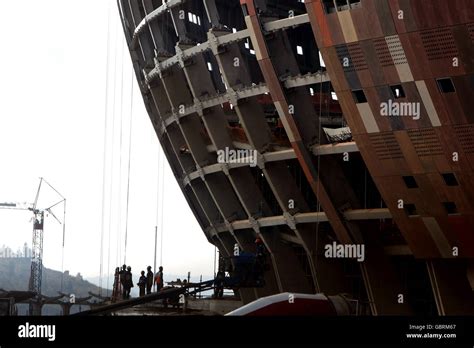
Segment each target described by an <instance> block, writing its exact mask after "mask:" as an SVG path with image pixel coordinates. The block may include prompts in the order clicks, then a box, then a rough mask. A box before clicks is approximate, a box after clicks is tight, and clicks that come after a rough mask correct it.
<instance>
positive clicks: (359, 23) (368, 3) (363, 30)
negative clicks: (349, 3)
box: [350, 0, 384, 41]
mask: <svg viewBox="0 0 474 348" xmlns="http://www.w3.org/2000/svg"><path fill="white" fill-rule="evenodd" d="M375 1H377V0H375ZM350 14H351V17H352V21H353V23H354V27H355V30H356V34H357V38H358V40H359V41H363V40H367V39H371V38H374V37H379V36H383V35H384V34H383V31H382V27H381V23H380V21H381V19H380V18H379V14H378V13H377V11H376V8H375V6H374V0H365V1H364V2H363V6H361V7H360V8H356V9H351V10H350Z"/></svg>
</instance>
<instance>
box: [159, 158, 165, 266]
mask: <svg viewBox="0 0 474 348" xmlns="http://www.w3.org/2000/svg"><path fill="white" fill-rule="evenodd" d="M161 155H162V156H163V153H161ZM164 201H165V161H164V158H162V159H161V204H160V206H161V220H160V222H161V241H160V265H163V234H164V223H163V221H164V219H165V216H164V209H163V208H164Z"/></svg>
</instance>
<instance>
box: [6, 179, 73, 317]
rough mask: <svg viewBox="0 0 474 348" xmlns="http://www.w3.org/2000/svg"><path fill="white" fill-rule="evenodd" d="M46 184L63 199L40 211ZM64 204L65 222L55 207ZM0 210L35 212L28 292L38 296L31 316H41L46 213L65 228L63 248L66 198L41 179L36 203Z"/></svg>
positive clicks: (10, 204)
mask: <svg viewBox="0 0 474 348" xmlns="http://www.w3.org/2000/svg"><path fill="white" fill-rule="evenodd" d="M43 183H45V184H46V185H48V186H49V187H50V188H51V189H53V191H54V192H56V193H57V194H58V195H59V197H61V199H60V200H59V201H58V202H56V203H54V204H53V205H51V206H49V207H47V208H42V209H38V199H39V195H40V191H41V186H42V184H43ZM60 204H63V207H64V209H63V221H61V220H59V219H58V218H57V217H56V215H54V213H53V211H52V210H51V209H53V208H54V207H56V206H58V205H60ZM0 209H13V210H28V211H31V212H33V219H32V221H33V241H32V247H31V249H32V253H31V272H30V280H29V284H28V290H29V291H32V292H34V293H35V294H36V296H35V297H34V299H33V301H31V302H30V315H36V316H38V315H41V306H40V301H41V282H42V275H43V231H44V217H45V212H47V213H49V214H51V216H53V217H54V218H55V219H56V220H57V221H58V222H59V224H61V225H62V226H63V248H64V238H65V232H66V198H64V197H63V196H62V195H61V194H60V193H59V192H58V191H57V190H56V189H55V188H54V187H53V186H51V185H50V184H49V183H48V182H47V181H46V180H45V179H44V178H40V183H39V186H38V190H37V192H36V197H35V201H34V203H0Z"/></svg>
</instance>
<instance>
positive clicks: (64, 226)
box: [61, 199, 66, 292]
mask: <svg viewBox="0 0 474 348" xmlns="http://www.w3.org/2000/svg"><path fill="white" fill-rule="evenodd" d="M65 241H66V199H64V210H63V247H62V251H61V292H63V284H64V244H65Z"/></svg>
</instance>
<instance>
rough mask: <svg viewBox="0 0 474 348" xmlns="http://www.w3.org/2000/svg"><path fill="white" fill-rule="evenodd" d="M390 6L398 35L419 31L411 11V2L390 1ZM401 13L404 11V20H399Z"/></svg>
mask: <svg viewBox="0 0 474 348" xmlns="http://www.w3.org/2000/svg"><path fill="white" fill-rule="evenodd" d="M389 6H390V10H391V12H392V18H393V22H394V25H395V28H396V30H397V32H398V33H405V32H410V31H415V30H417V29H418V28H417V25H416V22H415V18H414V16H413V12H412V9H411V0H389ZM399 11H403V19H399Z"/></svg>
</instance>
